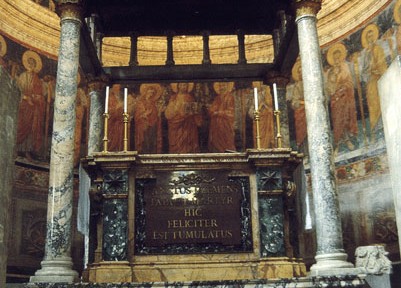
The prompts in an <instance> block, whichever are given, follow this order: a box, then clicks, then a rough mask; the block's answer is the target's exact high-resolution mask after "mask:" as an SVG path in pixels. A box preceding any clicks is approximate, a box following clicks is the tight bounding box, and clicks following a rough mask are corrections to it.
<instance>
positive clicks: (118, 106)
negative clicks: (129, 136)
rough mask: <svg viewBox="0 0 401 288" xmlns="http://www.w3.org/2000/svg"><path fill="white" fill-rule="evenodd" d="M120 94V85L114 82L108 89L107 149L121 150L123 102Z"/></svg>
mask: <svg viewBox="0 0 401 288" xmlns="http://www.w3.org/2000/svg"><path fill="white" fill-rule="evenodd" d="M120 94H121V85H120V84H114V85H113V86H112V87H111V89H110V97H109V123H108V124H109V130H108V133H109V135H108V138H109V142H108V150H109V151H123V138H124V123H123V111H124V103H123V99H122V97H121V95H120Z"/></svg>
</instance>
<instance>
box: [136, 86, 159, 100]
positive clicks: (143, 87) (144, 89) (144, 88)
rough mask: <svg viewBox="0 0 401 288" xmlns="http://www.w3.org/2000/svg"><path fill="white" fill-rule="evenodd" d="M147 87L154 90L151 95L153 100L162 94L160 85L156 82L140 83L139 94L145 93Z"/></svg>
mask: <svg viewBox="0 0 401 288" xmlns="http://www.w3.org/2000/svg"><path fill="white" fill-rule="evenodd" d="M149 88H153V89H155V91H156V94H155V95H154V96H153V100H157V99H159V98H160V96H161V95H162V86H160V84H156V83H144V84H141V86H140V87H139V93H141V95H145V94H146V91H147V90H148V89H149Z"/></svg>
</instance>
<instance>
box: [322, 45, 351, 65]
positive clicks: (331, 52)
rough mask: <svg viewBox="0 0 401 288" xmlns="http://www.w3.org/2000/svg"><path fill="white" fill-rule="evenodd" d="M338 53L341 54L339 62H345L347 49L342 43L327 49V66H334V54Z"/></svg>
mask: <svg viewBox="0 0 401 288" xmlns="http://www.w3.org/2000/svg"><path fill="white" fill-rule="evenodd" d="M337 51H338V52H340V53H341V62H342V61H344V60H345V58H346V57H347V54H348V52H347V48H346V47H345V45H344V44H343V43H336V44H334V45H333V46H331V47H330V48H329V51H327V56H326V57H327V62H329V64H330V65H331V66H334V64H335V63H334V53H336V52H337Z"/></svg>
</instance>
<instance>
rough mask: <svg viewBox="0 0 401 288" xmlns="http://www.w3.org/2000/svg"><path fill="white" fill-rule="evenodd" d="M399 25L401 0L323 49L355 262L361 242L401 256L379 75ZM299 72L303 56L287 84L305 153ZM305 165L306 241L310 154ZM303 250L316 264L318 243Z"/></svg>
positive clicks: (399, 38) (400, 40)
mask: <svg viewBox="0 0 401 288" xmlns="http://www.w3.org/2000/svg"><path fill="white" fill-rule="evenodd" d="M400 24H401V1H400V0H398V1H393V2H392V3H390V5H389V6H388V7H387V8H386V9H385V10H383V11H380V12H379V13H378V14H377V15H376V17H374V18H373V19H371V20H370V21H369V22H368V23H366V25H364V26H362V27H360V28H359V29H358V30H357V31H354V32H352V33H350V34H349V35H346V36H344V38H342V39H338V40H336V41H335V42H333V43H331V44H330V45H328V46H327V47H322V59H323V69H324V81H325V86H326V87H325V88H326V97H327V101H328V110H329V115H330V123H331V128H332V132H333V134H332V136H333V137H332V141H333V146H334V149H335V150H334V155H335V162H336V176H337V181H338V195H339V202H340V210H341V212H342V222H343V232H344V233H343V234H344V245H345V249H346V250H347V252H348V254H349V260H351V261H352V260H353V258H354V257H353V253H354V251H355V248H356V247H357V246H362V245H368V244H371V243H376V244H377V243H380V244H385V245H386V249H387V250H388V251H389V252H390V258H391V259H392V260H393V261H399V259H400V258H399V248H398V243H397V241H398V236H397V229H396V223H395V212H394V205H393V196H392V188H391V184H390V175H389V170H388V160H387V154H386V144H385V139H384V131H383V124H382V119H381V110H380V98H379V94H378V87H377V81H378V80H379V79H380V77H381V75H383V73H384V72H385V71H386V69H387V67H388V66H389V65H390V63H391V62H392V60H393V59H394V57H395V56H396V55H398V54H400V53H401V26H400ZM301 70H302V69H301V65H300V62H299V61H297V62H296V63H295V65H294V66H293V69H292V75H291V82H290V84H289V85H288V86H287V104H288V107H289V111H290V112H289V119H290V120H289V122H290V123H289V124H290V135H291V145H292V147H293V148H295V149H298V150H300V151H302V152H304V153H305V154H306V155H307V154H308V150H307V133H306V120H305V110H304V98H303V83H302V78H301V75H302V71H301ZM305 168H306V180H305V181H306V183H307V185H306V186H307V187H309V188H308V189H306V190H307V191H308V192H307V194H306V196H307V201H308V204H310V205H307V208H308V209H310V210H309V212H308V211H306V212H305V211H304V212H303V213H304V214H305V215H304V217H303V218H304V219H307V217H306V216H307V215H309V214H308V213H312V219H310V218H309V220H308V221H306V220H304V229H305V234H304V235H305V237H306V240H305V242H308V241H309V240H308V238H307V237H310V233H312V234H313V229H312V228H313V211H312V210H313V208H312V204H311V203H312V202H311V198H312V195H311V192H310V190H311V189H310V181H309V180H310V179H309V178H310V175H309V165H308V158H307V157H306V158H305ZM306 196H305V195H304V197H306ZM305 207H306V206H305ZM307 212H308V213H307ZM309 243H313V241H312V242H309ZM312 246H313V245H312ZM304 249H305V250H304V251H305V252H306V253H305V254H306V255H307V256H306V258H307V259H310V261H311V262H312V261H313V259H312V257H313V251H314V249H315V247H312V248H311V247H307V246H305V247H304ZM308 261H309V260H308Z"/></svg>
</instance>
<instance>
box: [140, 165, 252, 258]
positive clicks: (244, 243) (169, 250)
mask: <svg viewBox="0 0 401 288" xmlns="http://www.w3.org/2000/svg"><path fill="white" fill-rule="evenodd" d="M249 197H250V196H249V179H248V177H230V176H229V175H228V172H226V171H218V172H216V171H213V172H205V171H201V172H196V171H190V172H188V171H185V172H182V171H180V172H177V171H173V172H159V173H158V174H157V178H156V179H137V180H136V207H135V208H136V213H135V253H136V254H173V253H174V254H177V253H219V252H233V251H238V252H241V251H242V252H246V251H252V233H251V225H250V221H251V215H250V213H251V212H250V211H251V210H250V201H249V200H250V199H249Z"/></svg>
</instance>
